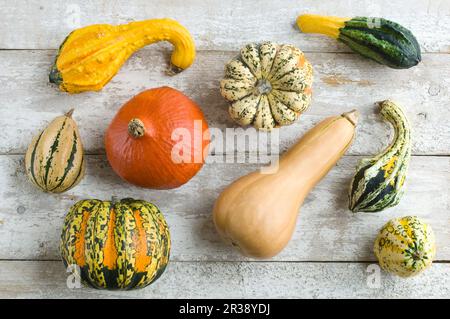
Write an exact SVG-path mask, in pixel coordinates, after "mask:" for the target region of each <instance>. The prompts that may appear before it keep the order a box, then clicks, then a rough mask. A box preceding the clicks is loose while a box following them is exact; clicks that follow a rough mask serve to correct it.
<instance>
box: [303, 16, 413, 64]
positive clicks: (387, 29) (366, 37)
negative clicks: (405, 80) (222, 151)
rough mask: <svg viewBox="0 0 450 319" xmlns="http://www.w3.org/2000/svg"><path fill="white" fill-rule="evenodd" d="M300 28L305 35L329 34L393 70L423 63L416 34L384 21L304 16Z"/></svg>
mask: <svg viewBox="0 0 450 319" xmlns="http://www.w3.org/2000/svg"><path fill="white" fill-rule="evenodd" d="M297 25H298V27H299V28H300V30H301V31H302V32H304V33H320V34H325V35H327V36H329V37H332V38H334V39H337V40H338V41H340V42H343V43H345V44H346V45H348V46H349V47H350V48H351V49H352V50H353V51H355V52H357V53H359V54H361V55H363V56H365V57H367V58H369V59H372V60H374V61H377V62H378V63H381V64H384V65H387V66H389V67H391V68H395V69H408V68H410V67H413V66H415V65H417V64H418V63H419V62H420V61H421V53H420V46H419V43H418V42H417V40H416V38H415V37H414V35H413V34H412V32H411V31H409V30H408V29H406V28H405V27H403V26H401V25H400V24H398V23H396V22H393V21H389V20H386V19H383V18H373V17H356V18H339V17H330V16H320V15H312V14H304V15H301V16H299V17H298V18H297Z"/></svg>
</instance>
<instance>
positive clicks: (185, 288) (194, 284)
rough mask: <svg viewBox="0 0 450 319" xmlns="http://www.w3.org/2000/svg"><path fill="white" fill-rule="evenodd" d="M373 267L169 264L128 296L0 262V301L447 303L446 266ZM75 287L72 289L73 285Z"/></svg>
mask: <svg viewBox="0 0 450 319" xmlns="http://www.w3.org/2000/svg"><path fill="white" fill-rule="evenodd" d="M374 268H376V266H375V264H373V265H370V264H366V263H278V262H272V263H268V262H258V263H256V262H251V263H241V262H227V263H223V262H202V263H195V262H172V263H170V264H169V266H168V268H167V270H166V272H165V273H164V274H163V275H162V277H161V278H160V279H158V280H157V281H156V282H155V283H153V284H152V285H150V286H148V287H146V288H144V289H140V290H132V291H104V290H95V289H91V288H86V287H82V288H72V289H69V288H68V287H67V280H68V276H69V275H70V274H68V273H65V269H64V266H63V265H62V263H61V262H58V261H0V269H2V271H1V272H0V287H2V289H0V298H448V296H449V295H450V266H449V264H434V265H432V267H431V268H430V269H428V270H426V272H424V273H422V274H420V275H418V276H417V277H413V278H409V279H402V278H399V277H394V276H392V275H389V274H386V273H385V272H383V271H381V273H380V277H379V278H380V280H379V285H376V282H375V281H374V280H373V278H374V276H375V274H374V270H373V269H374ZM72 287H73V286H72Z"/></svg>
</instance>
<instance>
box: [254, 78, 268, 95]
mask: <svg viewBox="0 0 450 319" xmlns="http://www.w3.org/2000/svg"><path fill="white" fill-rule="evenodd" d="M255 87H256V90H257V92H258V94H269V93H270V92H271V91H272V84H270V82H269V81H267V80H266V79H259V80H258V82H256V86H255Z"/></svg>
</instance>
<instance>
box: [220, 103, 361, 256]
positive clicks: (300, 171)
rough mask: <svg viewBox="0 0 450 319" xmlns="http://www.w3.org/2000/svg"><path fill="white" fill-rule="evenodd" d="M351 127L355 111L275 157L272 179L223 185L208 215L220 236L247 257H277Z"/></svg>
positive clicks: (254, 176) (256, 177) (255, 177)
mask: <svg viewBox="0 0 450 319" xmlns="http://www.w3.org/2000/svg"><path fill="white" fill-rule="evenodd" d="M356 123H357V112H356V111H351V112H349V113H344V114H342V115H340V116H334V117H330V118H327V119H325V120H323V121H322V122H320V123H319V124H318V125H316V126H315V127H314V128H312V129H311V130H310V131H308V132H307V133H306V134H305V135H304V136H303V137H302V138H301V139H300V141H299V142H297V144H295V145H294V146H293V147H292V148H291V149H290V150H289V151H288V152H287V153H286V154H284V155H283V156H282V157H281V159H280V161H279V166H278V170H277V171H276V172H275V173H272V174H268V173H267V171H264V172H262V171H255V172H253V173H250V174H249V175H246V176H243V177H241V178H239V179H238V180H236V181H235V182H233V183H232V184H231V185H229V186H228V187H227V188H226V189H225V190H224V191H223V192H222V193H221V194H220V196H219V198H218V199H217V201H216V203H215V206H214V209H213V216H214V223H215V225H216V228H217V230H218V232H219V233H220V235H221V236H222V237H223V238H224V239H225V240H226V241H227V242H229V243H231V244H232V245H234V246H236V247H238V248H239V250H240V251H241V252H242V253H243V254H244V255H247V256H250V257H256V258H269V257H272V256H275V255H276V254H278V253H279V252H280V251H281V250H282V249H283V248H284V247H285V246H286V245H287V243H288V241H289V239H290V238H291V236H292V233H293V231H294V228H295V224H296V220H297V215H298V211H299V209H300V206H301V205H302V203H303V201H304V199H305V197H306V196H307V195H308V193H309V192H310V190H311V189H312V188H313V187H314V186H315V185H316V184H317V183H318V182H319V181H320V180H321V179H322V178H323V177H324V176H325V175H326V174H327V172H328V171H329V170H330V169H331V168H332V167H333V166H334V165H335V164H336V162H337V161H338V160H339V158H341V157H342V155H343V154H344V153H345V151H346V150H347V148H348V147H349V146H350V145H351V143H352V141H353V138H354V135H355V126H356Z"/></svg>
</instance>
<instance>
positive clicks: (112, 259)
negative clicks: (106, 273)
mask: <svg viewBox="0 0 450 319" xmlns="http://www.w3.org/2000/svg"><path fill="white" fill-rule="evenodd" d="M115 227H116V211H115V210H114V207H112V208H111V210H110V215H109V222H108V235H107V237H106V242H105V247H104V248H103V256H104V260H103V265H104V266H105V267H106V268H108V269H110V270H114V269H116V268H117V247H116V244H115V236H114V228H115Z"/></svg>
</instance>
